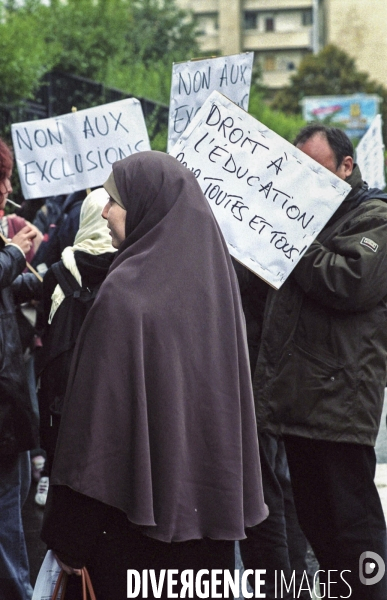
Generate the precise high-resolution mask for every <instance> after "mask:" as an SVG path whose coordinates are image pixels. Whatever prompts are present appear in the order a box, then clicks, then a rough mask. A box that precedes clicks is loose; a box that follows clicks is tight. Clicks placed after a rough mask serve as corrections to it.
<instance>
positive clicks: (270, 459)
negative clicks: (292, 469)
mask: <svg viewBox="0 0 387 600" xmlns="http://www.w3.org/2000/svg"><path fill="white" fill-rule="evenodd" d="M259 451H260V458H261V469H262V484H263V493H264V497H265V502H266V504H267V506H268V508H269V516H268V517H267V519H265V521H263V522H262V523H260V524H259V525H256V526H255V527H251V528H249V529H247V530H246V535H247V538H246V539H244V540H241V541H240V542H239V545H240V550H241V557H242V561H243V564H244V567H245V569H253V570H254V569H266V575H265V582H266V584H265V586H264V588H262V591H264V592H265V593H266V598H267V599H268V600H272V599H274V598H284V599H285V598H286V599H289V598H293V594H292V593H289V594H287V593H286V591H284V595H283V596H282V595H280V592H279V586H278V581H279V578H280V574H281V573H283V575H284V576H285V577H286V581H290V578H291V576H292V572H293V571H295V578H296V590H297V592H298V590H299V586H300V583H301V579H302V576H303V573H304V572H305V571H306V568H307V566H306V562H305V556H306V550H307V543H306V539H305V536H304V535H303V533H302V531H301V529H300V526H299V523H298V520H297V515H296V511H295V507H294V501H293V495H292V489H291V484H290V476H289V470H288V465H287V460H286V453H285V446H284V442H283V440H282V439H281V438H279V437H276V436H273V435H270V434H267V433H260V434H259ZM276 577H277V590H276V585H275V578H276ZM249 581H250V583H251V586H252V587H253V584H254V579H253V578H249ZM300 597H301V598H302V597H303V596H300ZM306 597H308V598H309V597H310V596H309V593H308V596H306Z"/></svg>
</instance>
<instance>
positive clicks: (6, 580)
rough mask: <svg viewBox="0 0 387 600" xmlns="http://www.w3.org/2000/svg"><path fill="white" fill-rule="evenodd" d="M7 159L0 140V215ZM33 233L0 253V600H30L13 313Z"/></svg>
mask: <svg viewBox="0 0 387 600" xmlns="http://www.w3.org/2000/svg"><path fill="white" fill-rule="evenodd" d="M12 167H13V155H12V151H11V149H10V148H9V147H8V146H7V145H6V144H5V142H3V141H2V140H1V139H0V210H4V207H5V204H6V202H7V198H8V194H10V193H11V192H12V186H11V175H12ZM35 235H36V232H35V229H34V228H33V227H31V225H26V226H25V227H23V228H22V229H21V230H20V231H18V233H16V234H15V235H14V236H13V237H12V238H11V240H10V241H9V240H8V238H7V236H4V234H3V233H2V235H1V242H0V243H1V244H2V246H3V247H1V248H0V322H1V329H0V590H1V597H2V600H28V599H30V598H31V596H32V588H31V585H30V582H29V568H28V558H27V551H26V545H25V539H24V532H23V524H22V518H21V509H22V505H23V502H24V500H25V499H26V497H27V494H28V489H29V482H30V461H29V452H28V451H29V450H30V449H31V448H36V447H37V445H38V423H37V422H36V418H35V417H34V413H33V409H32V404H31V399H30V394H29V390H28V383H27V377H26V370H25V366H24V359H23V352H22V346H21V341H20V335H19V329H18V323H17V320H16V313H15V307H16V304H17V303H18V302H25V301H27V300H30V299H31V298H38V297H39V294H40V287H41V283H40V281H39V280H38V279H37V278H36V277H35V275H33V274H32V273H23V270H24V269H25V267H26V254H27V253H28V251H29V250H30V249H31V247H32V245H33V240H34V238H35Z"/></svg>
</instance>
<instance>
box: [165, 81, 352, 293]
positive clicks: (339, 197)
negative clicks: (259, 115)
mask: <svg viewBox="0 0 387 600" xmlns="http://www.w3.org/2000/svg"><path fill="white" fill-rule="evenodd" d="M171 155H172V156H175V157H176V159H177V160H178V161H180V162H181V163H182V164H184V165H185V166H186V167H187V168H189V169H190V170H191V171H193V173H194V175H195V176H196V178H197V180H198V182H199V184H200V186H201V188H202V190H203V193H204V195H205V197H206V198H207V200H208V202H209V204H210V206H211V208H212V210H213V213H214V215H215V217H216V219H217V221H218V223H219V226H220V228H221V230H222V233H223V235H224V238H225V240H226V243H227V245H228V248H229V251H230V254H231V255H232V256H234V257H235V258H236V259H237V260H239V261H240V262H241V263H243V264H244V265H246V266H247V267H248V268H249V269H250V270H251V271H253V272H254V273H256V274H257V275H259V276H260V277H261V278H262V279H264V280H265V281H267V282H268V283H269V284H270V285H272V286H273V287H274V288H276V289H278V288H279V287H280V286H281V285H282V284H283V282H284V281H285V279H286V278H287V277H288V275H289V274H290V273H291V271H292V270H293V269H294V267H295V266H296V264H297V263H298V261H299V260H300V258H301V257H302V255H303V254H304V252H305V250H306V249H307V248H308V247H309V246H310V244H311V243H312V242H313V240H314V239H315V238H316V236H317V235H318V233H319V232H320V231H321V230H322V228H323V227H324V225H325V224H326V223H327V221H328V220H329V218H330V217H331V216H332V214H333V213H334V212H335V210H336V209H337V208H338V206H339V205H340V204H341V202H342V201H343V200H344V198H345V197H346V195H347V194H348V192H349V191H350V189H351V188H350V186H349V185H348V184H347V183H345V182H344V181H342V180H341V179H339V178H338V177H337V176H336V175H334V174H333V173H331V172H330V171H328V170H327V169H325V168H324V167H323V166H321V165H320V164H318V163H317V162H315V161H314V160H313V159H311V158H310V157H308V156H307V155H306V154H303V153H302V152H301V151H300V150H299V149H297V148H295V147H294V146H292V145H291V144H290V143H289V142H287V141H286V140H284V139H283V138H281V137H280V136H279V135H277V134H276V133H274V132H273V131H271V130H270V129H268V128H267V127H265V125H263V124H262V123H260V122H259V121H257V120H256V119H254V118H253V117H252V116H250V115H248V114H247V113H246V112H245V111H244V110H242V109H241V108H239V107H238V106H236V105H235V104H234V103H233V102H231V101H230V100H228V99H227V98H225V97H224V96H223V95H222V94H219V93H218V92H213V93H212V94H211V96H210V97H209V98H208V99H207V100H206V102H205V103H204V104H203V106H202V108H201V110H200V111H199V112H198V114H197V115H196V117H195V118H194V119H193V121H192V122H191V123H190V125H189V126H188V127H187V129H186V131H185V132H184V133H183V135H182V136H181V137H180V139H179V141H178V142H177V143H176V144H175V146H174V147H173V149H172V151H171Z"/></svg>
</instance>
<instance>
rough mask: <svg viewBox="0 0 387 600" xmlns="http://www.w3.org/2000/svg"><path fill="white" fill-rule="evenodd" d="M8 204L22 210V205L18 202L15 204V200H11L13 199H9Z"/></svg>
mask: <svg viewBox="0 0 387 600" xmlns="http://www.w3.org/2000/svg"><path fill="white" fill-rule="evenodd" d="M7 202H10V203H11V204H13V205H14V206H17V207H18V208H21V204H18V203H17V202H14V201H13V200H11V198H7Z"/></svg>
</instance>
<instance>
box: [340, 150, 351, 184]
mask: <svg viewBox="0 0 387 600" xmlns="http://www.w3.org/2000/svg"><path fill="white" fill-rule="evenodd" d="M339 171H340V175H341V176H342V179H347V177H349V176H350V175H351V174H352V171H353V158H352V156H345V157H344V158H343V162H342V163H341V165H340V167H339Z"/></svg>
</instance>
